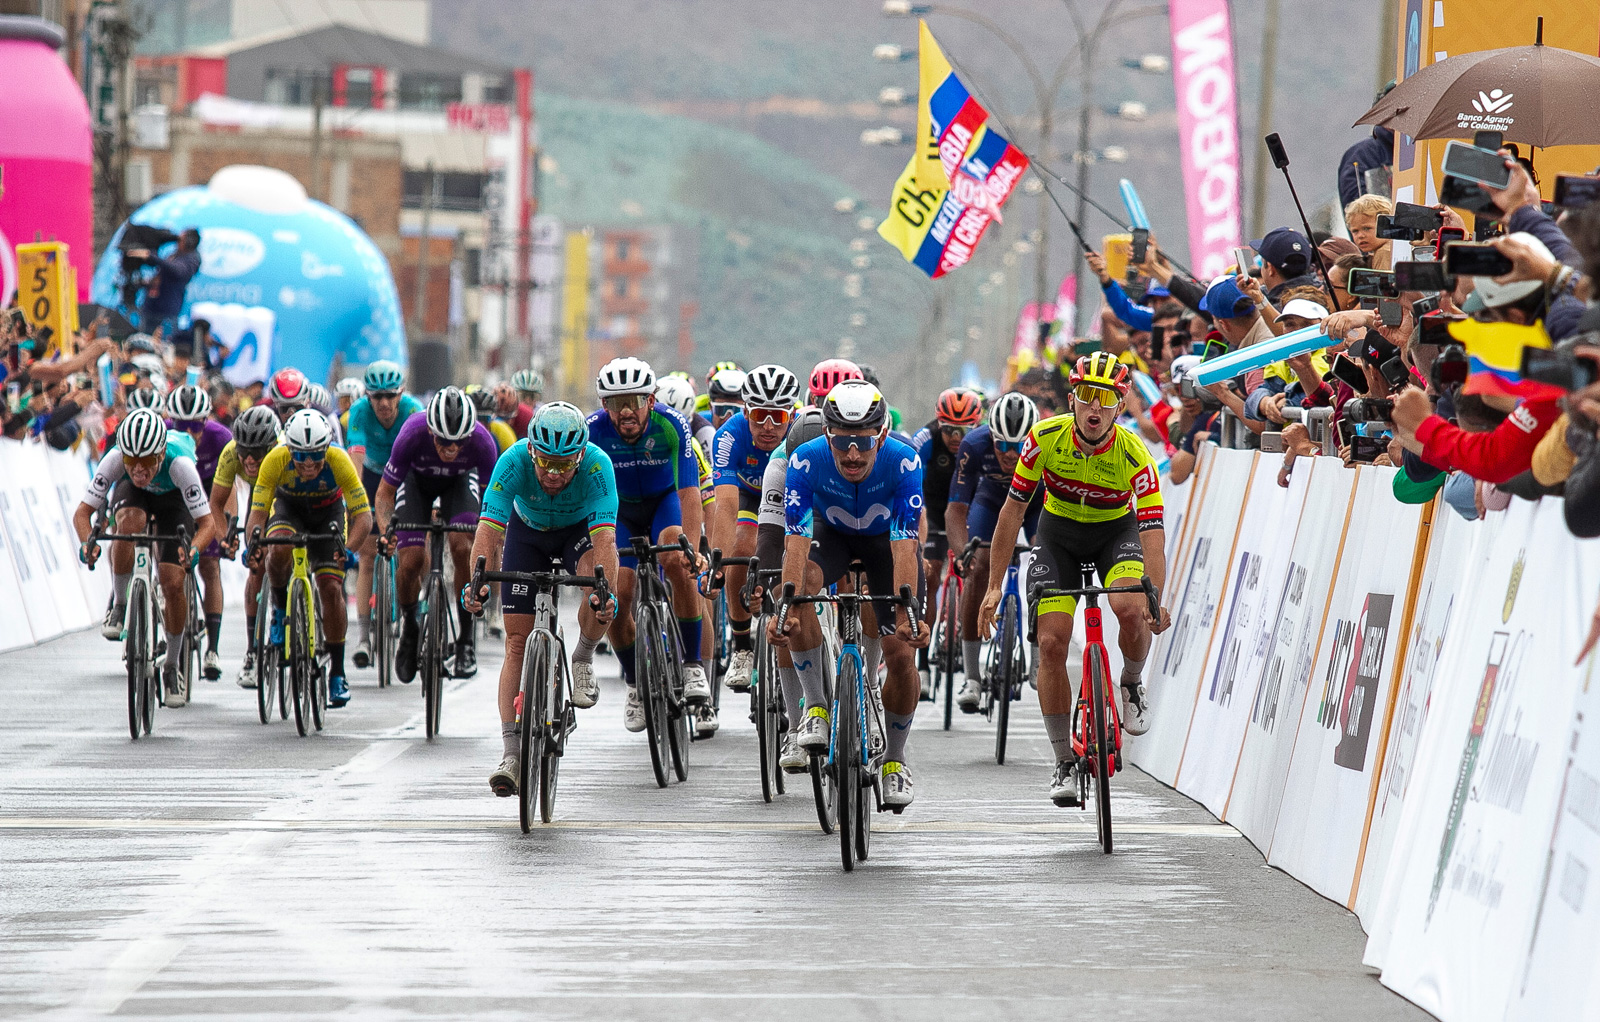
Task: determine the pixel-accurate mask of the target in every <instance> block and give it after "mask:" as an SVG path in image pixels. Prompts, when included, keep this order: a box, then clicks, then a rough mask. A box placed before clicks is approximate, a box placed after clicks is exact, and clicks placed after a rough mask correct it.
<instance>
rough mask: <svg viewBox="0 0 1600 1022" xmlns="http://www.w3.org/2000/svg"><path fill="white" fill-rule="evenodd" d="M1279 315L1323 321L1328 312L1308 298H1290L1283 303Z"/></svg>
mask: <svg viewBox="0 0 1600 1022" xmlns="http://www.w3.org/2000/svg"><path fill="white" fill-rule="evenodd" d="M1281 315H1284V316H1299V317H1300V318H1301V319H1315V320H1323V319H1327V318H1328V310H1327V309H1325V308H1323V307H1322V306H1321V305H1319V304H1317V303H1316V302H1313V301H1312V300H1311V299H1309V298H1291V299H1290V300H1289V301H1287V302H1285V303H1284V305H1283V310H1282V312H1281Z"/></svg>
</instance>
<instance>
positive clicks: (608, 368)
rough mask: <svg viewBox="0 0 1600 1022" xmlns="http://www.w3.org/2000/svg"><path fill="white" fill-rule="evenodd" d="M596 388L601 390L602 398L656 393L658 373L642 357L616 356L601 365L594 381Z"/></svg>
mask: <svg viewBox="0 0 1600 1022" xmlns="http://www.w3.org/2000/svg"><path fill="white" fill-rule="evenodd" d="M594 385H595V389H596V390H598V391H599V392H600V400H602V401H604V400H605V399H606V398H608V397H624V396H626V395H628V394H652V395H653V394H655V392H656V374H655V370H653V369H651V368H650V363H648V362H646V361H645V360H644V359H642V358H633V357H631V356H624V357H622V358H614V359H612V360H611V361H609V362H607V363H606V364H605V365H603V366H601V367H600V375H599V376H598V377H597V378H596V379H595V381H594Z"/></svg>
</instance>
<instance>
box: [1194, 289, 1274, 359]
mask: <svg viewBox="0 0 1600 1022" xmlns="http://www.w3.org/2000/svg"><path fill="white" fill-rule="evenodd" d="M1245 288H1250V289H1252V290H1256V291H1257V293H1259V288H1260V285H1259V284H1256V283H1255V281H1253V280H1251V279H1250V278H1249V277H1245V276H1239V277H1218V278H1217V279H1216V280H1215V281H1213V282H1212V284H1211V287H1210V288H1208V289H1207V290H1206V296H1205V300H1204V301H1203V302H1202V303H1201V304H1202V305H1203V306H1204V307H1205V309H1204V311H1206V312H1207V313H1209V314H1210V315H1211V324H1212V330H1213V332H1214V333H1216V334H1217V335H1218V336H1219V337H1220V338H1221V339H1222V340H1224V341H1226V342H1227V344H1228V347H1229V348H1232V349H1235V350H1237V349H1239V348H1245V347H1249V346H1250V345H1252V344H1255V343H1257V342H1258V341H1264V340H1267V339H1268V338H1270V337H1271V336H1272V330H1271V328H1269V327H1268V326H1267V324H1266V322H1265V320H1263V319H1262V317H1261V310H1260V308H1259V307H1258V306H1257V305H1256V303H1255V302H1253V301H1251V300H1250V298H1249V296H1248V295H1246V293H1245V290H1244V289H1245Z"/></svg>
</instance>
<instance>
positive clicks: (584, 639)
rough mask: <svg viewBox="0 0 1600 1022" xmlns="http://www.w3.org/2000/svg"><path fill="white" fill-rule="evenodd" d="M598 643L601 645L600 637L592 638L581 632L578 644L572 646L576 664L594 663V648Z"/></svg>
mask: <svg viewBox="0 0 1600 1022" xmlns="http://www.w3.org/2000/svg"><path fill="white" fill-rule="evenodd" d="M598 645H600V640H599V639H591V638H589V637H588V636H587V635H585V634H583V633H582V632H579V633H578V644H577V645H576V646H574V647H572V662H573V663H575V664H592V663H594V648H595V647H596V646H598Z"/></svg>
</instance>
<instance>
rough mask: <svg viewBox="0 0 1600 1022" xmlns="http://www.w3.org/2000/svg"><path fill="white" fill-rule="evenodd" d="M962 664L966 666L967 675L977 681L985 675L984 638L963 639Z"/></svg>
mask: <svg viewBox="0 0 1600 1022" xmlns="http://www.w3.org/2000/svg"><path fill="white" fill-rule="evenodd" d="M961 666H962V667H964V668H966V672H967V677H969V678H971V679H972V680H973V681H977V680H978V679H979V678H981V677H983V640H982V639H973V640H971V641H968V640H966V639H962V640H961Z"/></svg>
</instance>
